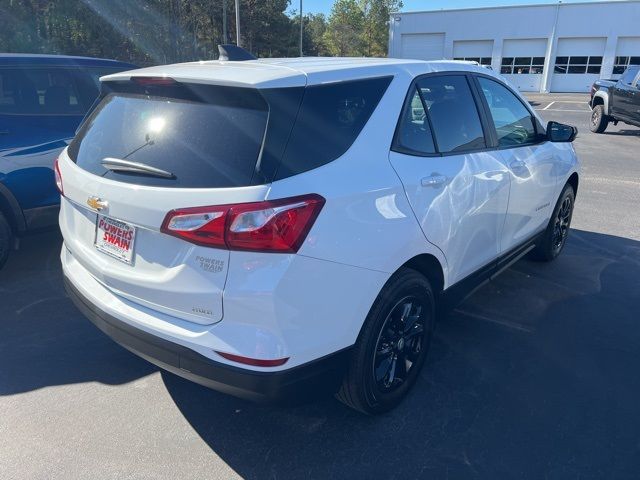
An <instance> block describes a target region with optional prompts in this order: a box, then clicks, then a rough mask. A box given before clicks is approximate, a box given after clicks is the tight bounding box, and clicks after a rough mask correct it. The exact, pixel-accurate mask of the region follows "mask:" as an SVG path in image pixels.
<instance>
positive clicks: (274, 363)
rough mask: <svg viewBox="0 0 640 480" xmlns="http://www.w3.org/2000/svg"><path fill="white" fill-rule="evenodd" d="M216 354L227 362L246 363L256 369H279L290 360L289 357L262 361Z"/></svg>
mask: <svg viewBox="0 0 640 480" xmlns="http://www.w3.org/2000/svg"><path fill="white" fill-rule="evenodd" d="M216 353H217V354H218V355H220V356H221V357H223V358H226V359H227V360H231V361H232V362H238V363H244V364H245V365H252V366H254V367H279V366H280V365H284V364H285V363H286V362H287V360H289V357H287V358H276V359H275V360H261V359H259V358H249V357H242V356H240V355H234V354H233V353H224V352H216Z"/></svg>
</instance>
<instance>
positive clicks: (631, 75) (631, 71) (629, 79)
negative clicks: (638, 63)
mask: <svg viewBox="0 0 640 480" xmlns="http://www.w3.org/2000/svg"><path fill="white" fill-rule="evenodd" d="M638 70H640V67H629V68H627V70H626V71H625V72H624V73H623V74H622V76H621V77H620V81H621V82H622V83H624V84H626V85H631V84H632V83H633V80H634V79H635V78H636V75H637V74H638Z"/></svg>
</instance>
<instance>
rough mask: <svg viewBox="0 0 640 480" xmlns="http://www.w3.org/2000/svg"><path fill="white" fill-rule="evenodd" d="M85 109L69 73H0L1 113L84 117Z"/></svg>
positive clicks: (25, 70) (58, 70)
mask: <svg viewBox="0 0 640 480" xmlns="http://www.w3.org/2000/svg"><path fill="white" fill-rule="evenodd" d="M87 108H88V106H87V107H85V106H84V105H83V103H82V100H81V98H80V95H79V93H78V87H77V83H76V81H75V78H74V75H73V72H72V70H70V69H64V68H50V69H44V68H10V69H4V68H3V69H0V113H3V114H9V115H11V114H13V115H83V114H84V112H85V111H86V109H87Z"/></svg>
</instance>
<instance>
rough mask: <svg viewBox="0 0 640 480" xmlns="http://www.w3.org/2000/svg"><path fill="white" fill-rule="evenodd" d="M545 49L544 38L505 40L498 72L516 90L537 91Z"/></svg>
mask: <svg viewBox="0 0 640 480" xmlns="http://www.w3.org/2000/svg"><path fill="white" fill-rule="evenodd" d="M546 50H547V39H546V38H527V39H519V40H505V41H504V42H503V44H502V64H501V67H500V73H502V74H503V75H504V76H505V77H506V79H507V80H509V82H511V84H512V85H513V86H514V87H516V88H517V89H518V90H521V91H523V92H539V91H540V84H541V83H542V74H543V73H544V57H545V54H546Z"/></svg>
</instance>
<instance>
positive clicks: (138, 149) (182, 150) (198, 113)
mask: <svg viewBox="0 0 640 480" xmlns="http://www.w3.org/2000/svg"><path fill="white" fill-rule="evenodd" d="M241 90H242V91H241ZM267 116H268V108H267V105H266V103H265V102H264V100H263V99H262V97H261V96H260V95H259V94H258V93H257V91H255V90H248V89H238V88H225V87H221V88H216V89H215V90H213V91H209V92H208V98H207V101H194V100H192V99H184V98H175V97H161V96H150V95H145V94H136V93H110V94H108V95H107V96H106V97H105V98H104V99H103V100H102V102H101V103H100V104H99V105H98V107H97V108H96V109H95V110H94V111H93V112H92V113H91V115H90V116H89V117H88V118H87V119H86V121H85V123H84V125H83V126H82V128H81V130H80V132H78V135H77V136H76V138H75V140H74V141H73V142H72V144H71V146H70V147H69V156H70V157H71V158H72V160H74V161H75V162H76V163H77V164H78V165H79V166H80V167H82V168H84V169H85V170H88V171H89V172H91V173H95V174H97V175H100V176H103V177H105V178H109V179H113V180H118V181H121V182H128V183H134V184H137V185H149V186H169V187H182V188H184V187H188V188H199V187H202V188H215V187H233V186H242V185H248V184H249V183H250V180H251V177H252V174H253V170H254V168H255V165H256V160H257V158H258V154H259V153H260V147H261V145H262V139H263V136H264V131H265V127H266V124H267ZM105 159H118V160H127V161H131V162H136V163H141V164H144V165H147V166H150V167H153V168H158V169H161V170H163V171H165V172H169V173H171V174H172V175H173V176H172V177H171V178H163V177H157V176H151V175H146V174H141V173H135V172H123V171H119V170H111V169H107V168H105V167H104V166H103V162H104V161H105Z"/></svg>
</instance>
